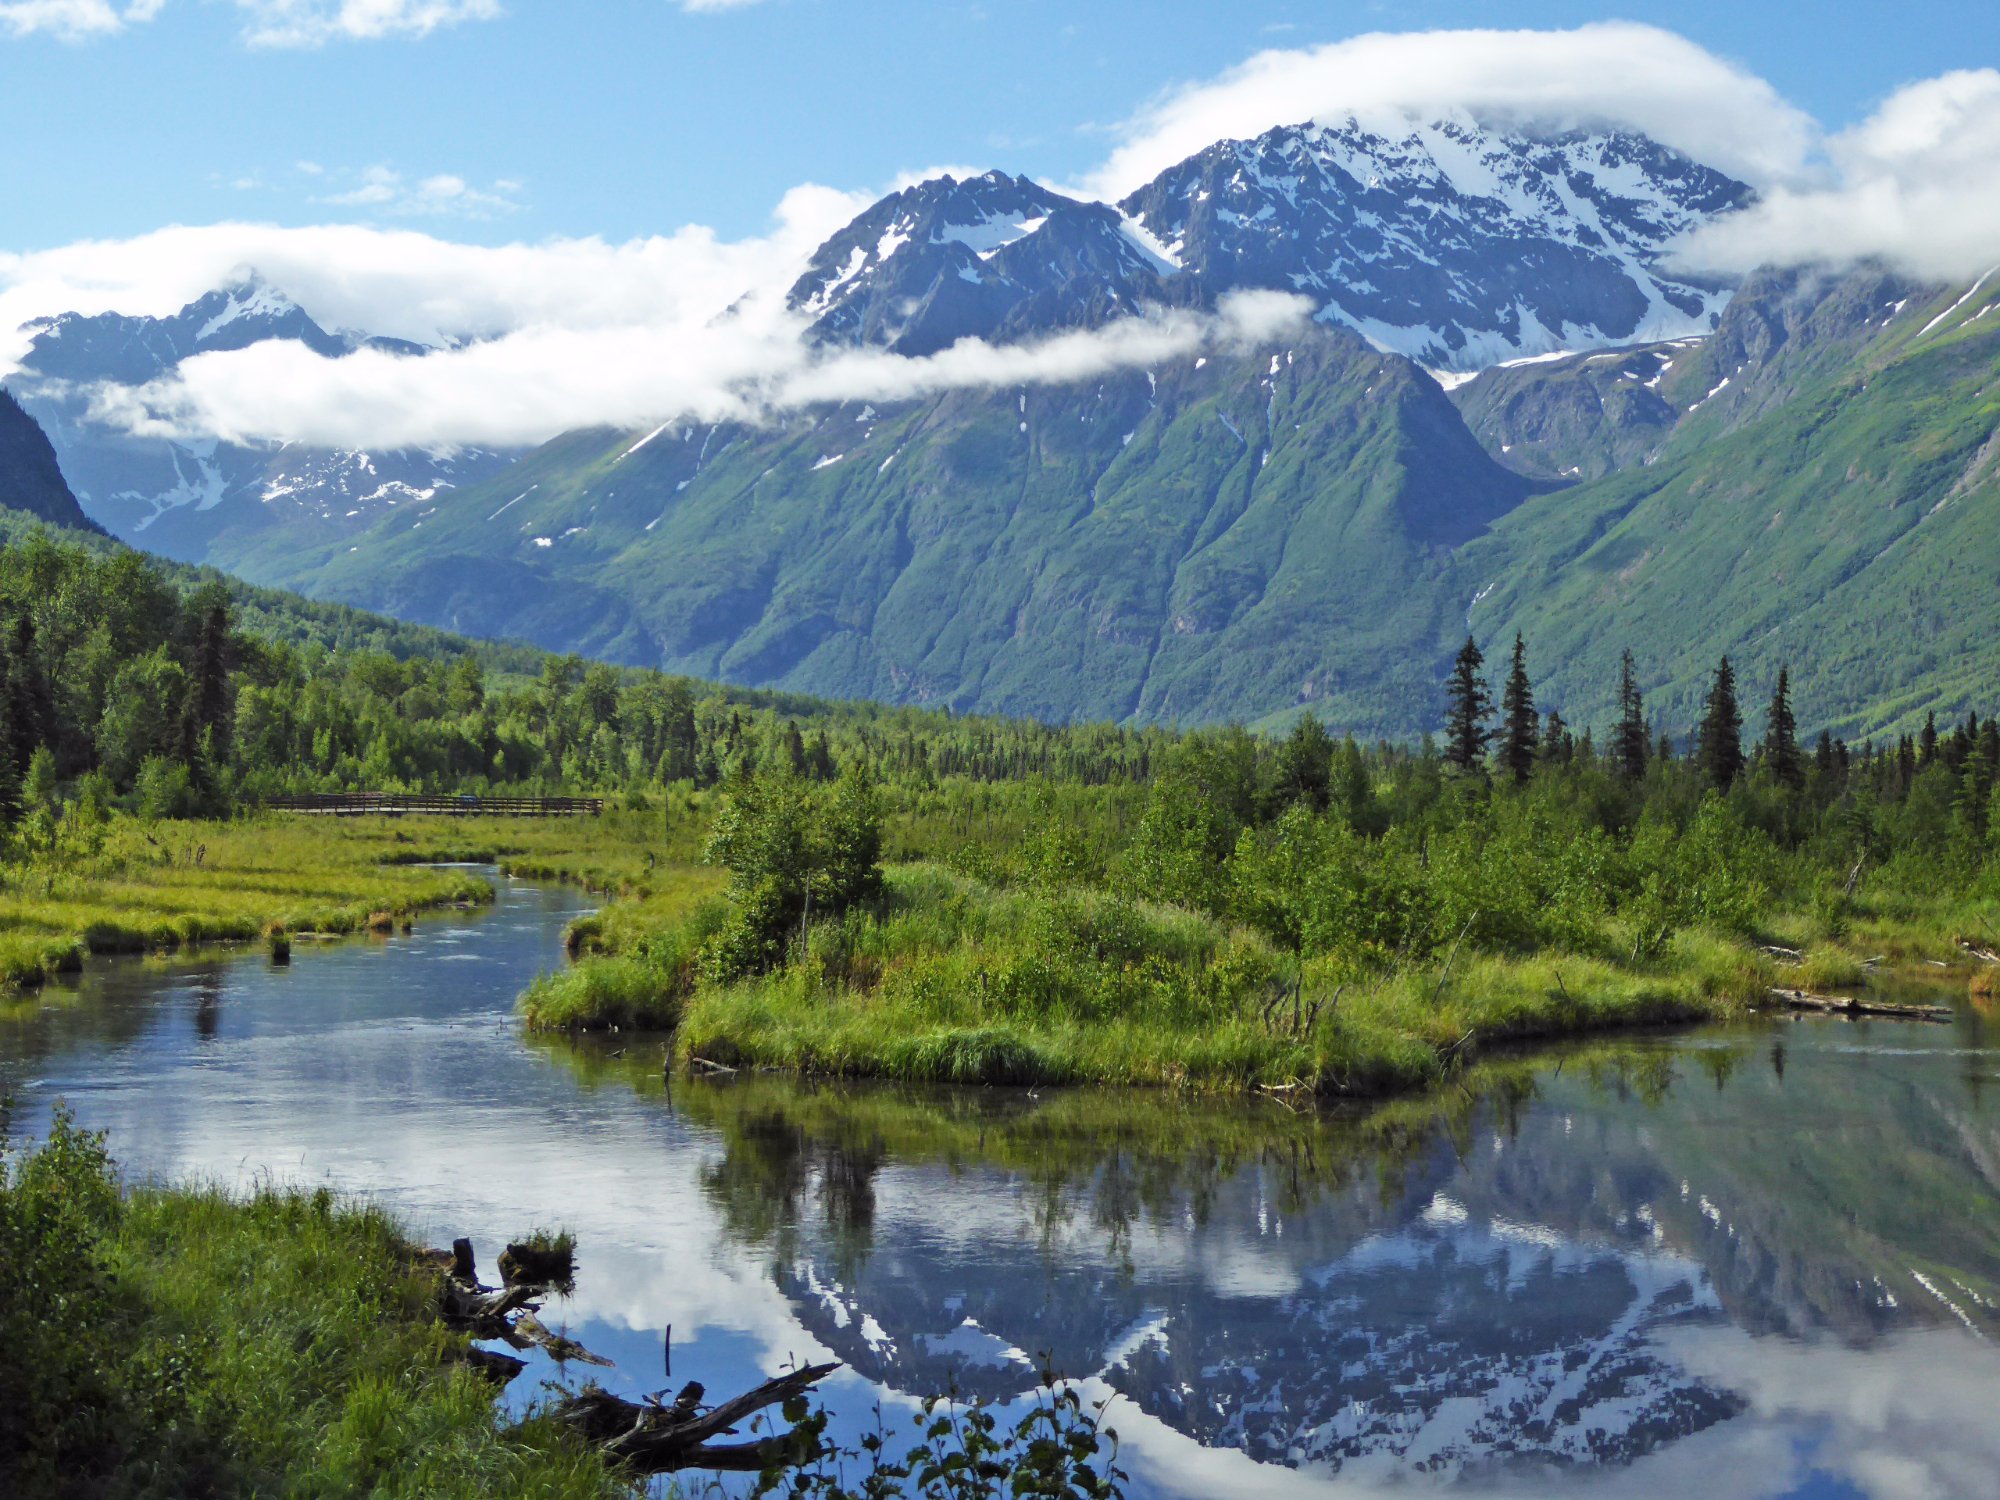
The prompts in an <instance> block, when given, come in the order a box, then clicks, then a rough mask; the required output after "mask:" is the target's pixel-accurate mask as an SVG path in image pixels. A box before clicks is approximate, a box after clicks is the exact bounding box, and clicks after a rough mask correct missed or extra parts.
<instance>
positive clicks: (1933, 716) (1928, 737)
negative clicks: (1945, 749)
mask: <svg viewBox="0 0 2000 1500" xmlns="http://www.w3.org/2000/svg"><path fill="white" fill-rule="evenodd" d="M1937 747H1938V732H1937V712H1936V710H1935V709H1934V710H1932V711H1931V712H1930V713H1927V714H1925V715H1924V732H1923V735H1922V737H1921V738H1920V739H1919V740H1918V741H1917V769H1919V770H1922V769H1923V768H1924V767H1925V766H1927V765H1929V764H1930V763H1931V762H1932V761H1934V760H1936V759H1937Z"/></svg>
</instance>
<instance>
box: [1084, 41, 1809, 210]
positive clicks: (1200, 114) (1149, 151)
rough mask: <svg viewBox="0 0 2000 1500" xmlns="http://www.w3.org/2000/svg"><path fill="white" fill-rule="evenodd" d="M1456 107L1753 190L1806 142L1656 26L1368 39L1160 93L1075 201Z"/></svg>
mask: <svg viewBox="0 0 2000 1500" xmlns="http://www.w3.org/2000/svg"><path fill="white" fill-rule="evenodd" d="M1459 109H1462V110H1469V111H1472V112H1474V113H1477V114H1480V115H1483V116H1488V117H1504V118H1511V119H1518V120H1524V121H1533V122H1543V123H1555V124H1589V123H1596V122H1601V121H1617V122H1620V123H1623V124H1627V125H1631V126H1635V127H1637V128H1638V129H1640V130H1643V131H1645V132H1646V133H1647V134H1648V135H1651V136H1652V137H1653V138H1654V139H1656V140H1659V141H1662V142H1664V143H1666V144H1667V145H1671V146H1675V147H1677V148H1679V149H1680V150H1682V151H1685V152H1687V153H1688V154H1689V155H1690V156H1693V157H1695V158H1696V159H1697V160H1699V161H1704V162H1707V163H1708V164H1709V165H1711V166H1714V167H1718V168H1720V169H1722V170H1724V171H1728V172H1733V173H1736V174H1738V175H1741V176H1744V177H1747V178H1749V179H1750V180H1752V181H1756V182H1768V181H1772V180H1778V179H1782V178H1785V177H1788V176H1790V175H1792V174H1794V173H1796V172H1797V171H1798V170H1799V169H1800V167H1801V165H1802V164H1803V162H1804V160H1805V157H1806V154H1807V151H1808V150H1809V148H1810V146H1811V143H1812V139H1813V133H1814V132H1813V125H1812V121H1811V120H1810V119H1809V118H1808V117H1807V116H1806V115H1805V114H1804V113H1803V112H1801V111H1800V110H1798V109H1796V108H1795V107H1793V106H1792V105H1790V104H1788V103H1786V102H1785V101H1784V100H1783V99H1782V98H1780V97H1779V95H1778V93H1777V91H1776V90H1775V89H1773V88H1772V87H1771V85H1770V84H1768V83H1766V82H1765V81H1764V80H1763V79H1761V78H1758V77H1756V76H1754V75H1753V74H1751V73H1748V72H1746V71H1744V70H1743V69H1742V68H1739V67H1737V66H1735V65H1734V64H1732V63H1729V62H1726V61H1724V60H1723V59H1721V58H1719V57H1717V56H1715V54H1713V53H1711V52H1708V51H1706V50H1705V49H1703V48H1701V47H1699V46H1697V45H1696V44H1695V43H1693V42H1691V41H1689V40H1687V39H1686V38H1685V37H1681V36H1676V35H1675V34H1674V33H1672V32H1670V31H1662V30H1660V29H1659V28H1657V27H1653V26H1642V25H1637V24H1634V23H1631V22H1623V21H1617V22H1605V23H1601V24H1596V25H1589V26H1581V27H1578V28H1577V29H1575V30H1573V31H1431V32H1404V33H1383V32H1378V33H1372V34H1370V35H1367V36H1358V37H1353V38H1350V39H1349V40H1347V41H1343V42H1333V43H1329V44H1327V45H1325V46H1320V47H1312V48H1304V49H1287V50H1273V51H1266V52H1260V53H1258V54H1257V55H1256V56H1254V57H1252V58H1250V59H1249V61H1247V62H1245V63H1242V64H1241V65H1240V66H1237V67H1234V68H1231V69H1230V70H1229V71H1227V72H1226V73H1224V74H1222V75H1221V76H1220V77H1219V78H1216V79H1213V80H1211V81H1208V82H1205V83H1197V84H1191V85H1187V86H1185V87H1182V88H1179V89H1175V90H1172V91H1170V92H1168V93H1167V94H1165V95H1163V96H1162V97H1161V98H1160V99H1158V100H1157V101H1155V102H1154V103H1153V104H1152V105H1151V106H1149V107H1148V108H1146V109H1144V110H1142V111H1141V112H1140V113H1139V114H1138V115H1136V116H1134V117H1133V118H1132V119H1130V120H1128V121H1127V122H1126V123H1125V124H1124V125H1123V126H1122V127H1120V129H1119V131H1118V134H1119V137H1120V140H1119V144H1118V146H1117V148H1116V149H1115V150H1114V151H1113V152H1112V154H1111V157H1110V159H1109V160H1108V161H1107V162H1105V164H1104V165H1103V166H1102V167H1101V168H1099V169H1098V170H1097V171H1096V172H1094V173H1092V174H1091V175H1090V177H1089V178H1088V179H1087V181H1086V183H1085V184H1084V191H1087V192H1089V193H1091V194H1092V195H1094V196H1099V197H1108V198H1116V197H1122V196H1123V195H1124V194H1126V193H1129V192H1131V191H1132V190H1133V189H1134V188H1137V187H1139V186H1141V185H1142V184H1143V183H1145V182H1147V181H1149V180H1150V179H1152V178H1153V177H1155V176H1157V175H1159V173H1160V172H1162V171H1164V170H1165V169H1166V168H1167V167H1170V166H1172V165H1173V164H1174V163H1176V162H1179V161H1182V160H1185V159H1186V158H1187V157H1189V156H1192V155H1194V154H1195V153H1196V152H1198V151H1201V150H1202V149H1203V148H1205V147H1207V146H1209V145H1211V144H1213V143H1214V142H1216V141H1218V140H1224V139H1230V138H1242V137H1247V136H1255V135H1259V134H1261V133H1262V132H1264V131H1266V130H1269V129H1271V128H1272V127H1274V126H1278V125H1288V124H1297V123H1299V122H1301V121H1305V120H1311V119H1343V118H1345V117H1347V116H1348V115H1350V114H1352V115H1358V116H1360V117H1362V118H1363V119H1364V120H1378V119H1385V120H1391V121H1393V120H1394V119H1397V118H1401V117H1405V116H1408V115H1412V114H1415V115H1437V114H1442V113H1444V112H1447V111H1450V110H1459Z"/></svg>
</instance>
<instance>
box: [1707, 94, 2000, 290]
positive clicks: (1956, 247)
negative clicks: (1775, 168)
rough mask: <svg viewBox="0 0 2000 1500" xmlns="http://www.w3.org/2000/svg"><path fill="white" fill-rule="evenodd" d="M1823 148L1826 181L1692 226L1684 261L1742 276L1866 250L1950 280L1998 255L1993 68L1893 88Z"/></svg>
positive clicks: (1998, 147) (1999, 181) (1778, 192)
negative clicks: (1869, 112)
mask: <svg viewBox="0 0 2000 1500" xmlns="http://www.w3.org/2000/svg"><path fill="white" fill-rule="evenodd" d="M1825 154H1826V158H1827V163H1828V168H1827V171H1826V173H1825V175H1824V176H1823V178H1822V180H1820V181H1818V182H1814V183H1807V184H1786V185H1781V186H1778V187H1775V188H1773V189H1771V190H1770V191H1768V192H1767V193H1765V195H1764V196H1763V199H1762V201H1760V202H1759V203H1757V204H1756V205H1755V206H1754V207H1752V208H1751V209H1750V210H1748V211H1747V212H1745V213H1741V214H1737V215H1733V216H1731V217H1730V218H1727V219H1724V220H1721V221H1719V222H1717V223H1715V224H1712V225H1709V226H1707V227H1706V228H1704V229H1703V230H1702V231H1700V232H1699V233H1698V234H1696V235H1695V236H1694V237H1693V239H1692V240H1691V241H1690V243H1689V244H1688V245H1687V247H1686V249H1685V252H1684V258H1685V259H1686V260H1687V261H1689V262H1690V263H1692V264H1695V265H1699V266H1702V267H1705V268H1708V269H1715V270H1725V271H1737V272H1742V271H1748V270H1750V269H1752V268H1753V267H1755V266H1758V265H1761V264H1765V263H1768V262H1773V261H1775V262H1780V263H1783V262H1791V261H1828V262H1840V261H1848V260H1858V259H1862V258H1865V257H1871V256H1872V257H1879V258H1881V259H1884V260H1888V261H1891V262H1893V263H1895V264H1898V265H1901V266H1903V267H1905V268H1906V269H1908V270H1911V271H1913V272H1915V273H1916V274H1918V275H1924V276H1935V277H1939V278H1942V279H1947V280H1949V279H1960V278H1966V277H1972V276H1977V275H1979V274H1980V273H1981V272H1983V271H1985V270H1987V269H1989V268H1990V267H1992V266H1993V265H1994V264H1995V263H1996V262H2000V70H1995V69H1993V68H1981V69H1977V70H1966V71H1962V72H1956V73H1947V74H1945V75H1944V76H1943V77H1941V78H1932V79H1927V80H1925V81H1924V82H1922V83H1915V84H1911V85H1909V86H1908V87H1906V88H1903V89H1900V90H1898V91H1897V92H1896V93H1895V94H1893V95H1891V96H1890V97H1889V99H1888V100H1887V101H1886V102H1884V103H1883V105H1882V106H1881V108H1880V109H1878V110H1877V111H1876V112H1875V113H1874V114H1873V115H1871V116H1870V117H1869V118H1868V119H1867V120H1865V121H1863V122H1862V123H1861V124H1859V125H1857V126H1855V127H1854V128H1853V129H1851V130H1846V131H1842V132H1841V133H1839V134H1837V135H1834V136H1832V137H1831V138H1829V139H1828V141H1827V142H1826V150H1825Z"/></svg>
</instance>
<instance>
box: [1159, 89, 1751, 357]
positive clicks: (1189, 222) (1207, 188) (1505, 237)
mask: <svg viewBox="0 0 2000 1500" xmlns="http://www.w3.org/2000/svg"><path fill="white" fill-rule="evenodd" d="M1749 197H1750V190H1749V189H1748V188H1747V187H1745V186H1744V185H1743V184H1741V183H1739V182H1735V181H1734V180H1732V179H1730V178H1728V177H1725V176H1724V175H1723V174H1721V173H1719V172H1716V171H1714V170H1712V169H1710V168H1708V167H1704V166H1702V165H1701V164H1700V163H1698V162H1695V161H1693V160H1691V159H1690V158H1688V157H1686V156H1683V155H1681V154H1680V153H1679V152H1676V151H1674V150H1672V149H1670V148H1668V147H1666V146H1662V145H1660V144H1658V143H1657V142H1655V141H1652V140H1650V139H1648V138H1646V137H1645V136H1642V135H1638V134H1635V133H1632V132H1629V131H1617V130H1610V131H1588V130H1577V129H1566V130H1560V131H1556V130H1550V131H1537V130H1533V129H1529V128H1523V127H1514V126H1508V127H1500V126H1494V125H1488V124H1485V123H1482V122H1480V121H1478V120H1476V119H1474V118H1473V117H1471V116H1470V115H1467V114H1463V113H1454V114H1447V115H1444V116H1441V117H1438V118H1435V119H1429V120H1415V119H1402V120H1393V121H1392V120H1372V119H1371V120H1370V121H1368V122H1364V121H1362V120H1360V119H1357V118H1354V117H1349V118H1347V119H1344V120H1334V121H1310V122H1305V123H1301V124H1295V125H1287V126H1280V127H1278V128H1276V129H1273V130H1269V131H1266V132H1265V133H1264V134H1262V135H1260V136H1256V137H1253V138H1249V139H1244V140H1226V141H1218V142H1216V143H1215V144H1214V145H1213V146H1210V147H1208V148H1207V149H1206V150H1203V151H1200V152H1197V153H1196V154H1195V155H1194V156H1191V157H1189V158H1188V159H1187V160H1186V161H1184V162H1181V163H1179V164H1178V165H1177V166H1174V167H1171V168H1169V169H1168V170H1167V171H1166V172H1164V173H1162V174H1161V175H1160V176H1159V177H1158V178H1156V179H1154V181H1152V182H1151V183H1149V184H1147V185H1146V186H1145V187H1143V188H1141V189H1140V190H1139V191H1138V192H1136V193H1133V194H1132V195H1131V196H1130V197H1128V198H1126V199H1125V200H1124V201H1123V202H1122V203H1121V204H1120V207H1121V208H1122V209H1123V210H1124V211H1125V212H1126V213H1128V214H1129V215H1131V216H1132V217H1133V218H1134V219H1135V220H1136V221H1138V223H1140V224H1141V225H1142V226H1143V227H1144V228H1145V229H1146V230H1147V231H1148V232H1149V233H1151V234H1152V235H1153V236H1154V237H1155V238H1156V239H1158V240H1159V241H1160V242H1161V243H1162V244H1163V245H1164V246H1165V247H1166V248H1167V250H1168V251H1169V252H1170V253H1171V254H1172V255H1173V256H1174V257H1175V258H1176V259H1178V260H1180V261H1181V262H1182V264H1184V265H1185V266H1186V267H1187V268H1188V270H1189V272H1190V273H1191V274H1193V275H1195V276H1198V277H1200V278H1201V279H1202V280H1203V281H1204V282H1206V283H1208V284H1209V285H1210V286H1211V287H1213V288H1214V289H1215V290H1216V291H1221V290H1226V289H1230V288H1235V287H1272V288H1278V289H1282V290H1286V291H1298V292H1302V293H1304V294H1306V295H1308V296H1310V297H1313V298H1314V299H1315V300H1316V301H1318V302H1319V303H1320V307H1321V313H1320V315H1321V317H1322V318H1325V319H1328V320H1330V321H1337V322H1341V323H1345V324H1347V325H1348V326H1350V327H1352V328H1354V329H1356V330H1357V331H1358V332H1360V333H1362V334H1363V335H1364V336H1365V337H1367V338H1368V339H1369V340H1370V341H1371V342H1373V343H1374V344H1376V345H1377V346H1378V347H1380V348H1383V349H1385V350H1391V351H1394V352H1397V353H1401V354H1406V355H1409V356H1410V357H1412V358H1414V359H1417V360H1419V361H1420V362H1422V363H1424V364H1426V365H1430V366H1433V367H1438V368H1444V369H1450V370H1474V369H1480V368H1483V367H1485V366H1487V365H1491V364H1496V363H1499V362H1500V361H1501V360H1505V359H1510V358H1520V357H1523V356H1527V355H1536V354H1544V353H1549V352H1551V351H1554V350H1558V349H1579V348H1601V347H1605V346H1608V345H1615V344H1623V343H1633V342H1641V341H1648V340H1654V339H1665V338H1673V337H1681V336H1686V335H1689V334H1696V333H1706V332H1708V331H1709V330H1710V329H1711V328H1712V327H1713V326H1714V321H1715V319H1716V317H1718V316H1719V315H1720V312H1721V309H1722V306H1723V304H1724V303H1725V302H1726V301H1727V300H1728V299H1727V289H1726V288H1724V287H1723V286H1721V285H1719V284H1716V283H1707V282H1698V281H1694V280H1691V279H1688V278H1681V277H1676V276H1674V275H1672V274H1670V273H1668V272H1667V271H1665V270H1664V269H1663V263H1664V259H1665V251H1666V248H1667V247H1668V245H1670V244H1671V243H1672V242H1673V241H1674V240H1675V239H1676V238H1678V237H1679V236H1680V235H1682V234H1684V233H1686V232H1687V231H1688V230H1690V229H1692V228H1694V227H1695V226H1696V225H1698V224H1700V223H1702V222H1703V221H1705V220H1706V219H1708V218H1710V217H1713V216H1715V215H1717V214H1721V213H1727V212H1730V211H1732V210H1733V209H1735V208H1738V207H1741V206H1742V205H1743V204H1745V203H1746V202H1748V201H1749Z"/></svg>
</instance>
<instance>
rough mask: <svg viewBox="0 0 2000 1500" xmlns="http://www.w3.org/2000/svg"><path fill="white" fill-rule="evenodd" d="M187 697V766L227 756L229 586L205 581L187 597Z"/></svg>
mask: <svg viewBox="0 0 2000 1500" xmlns="http://www.w3.org/2000/svg"><path fill="white" fill-rule="evenodd" d="M187 615H188V651H187V699H186V701H185V703H184V704H183V706H182V711H181V759H182V760H184V761H186V762H187V763H188V765H189V766H190V767H196V766H205V765H213V764H216V763H220V762H224V761H227V760H228V758H229V733H230V728H231V726H232V724H233V722H234V719H235V708H234V704H233V702H232V699H233V694H232V693H231V691H230V680H229V669H230V666H231V661H230V657H231V646H230V636H229V591H228V590H227V589H225V588H224V587H223V586H222V585H221V584H219V583H208V584H203V585H202V586H201V588H200V589H198V590H197V591H196V592H195V594H194V596H193V597H192V598H191V599H189V600H188V604H187Z"/></svg>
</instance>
